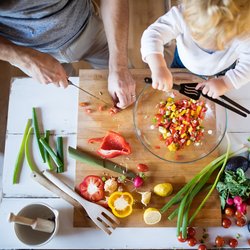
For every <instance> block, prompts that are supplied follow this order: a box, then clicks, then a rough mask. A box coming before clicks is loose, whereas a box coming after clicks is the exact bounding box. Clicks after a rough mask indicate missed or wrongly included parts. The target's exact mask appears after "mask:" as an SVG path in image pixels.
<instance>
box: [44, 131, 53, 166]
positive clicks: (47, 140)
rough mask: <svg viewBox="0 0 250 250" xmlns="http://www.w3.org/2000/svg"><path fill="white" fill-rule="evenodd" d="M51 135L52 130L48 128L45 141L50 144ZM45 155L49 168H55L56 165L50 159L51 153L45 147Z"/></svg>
mask: <svg viewBox="0 0 250 250" xmlns="http://www.w3.org/2000/svg"><path fill="white" fill-rule="evenodd" d="M49 136H50V131H49V130H46V132H45V138H44V139H45V141H46V142H47V143H48V144H49ZM44 157H45V161H46V163H47V164H48V167H49V170H53V169H54V167H53V165H52V163H51V161H50V156H49V153H48V152H47V150H46V149H45V148H44Z"/></svg>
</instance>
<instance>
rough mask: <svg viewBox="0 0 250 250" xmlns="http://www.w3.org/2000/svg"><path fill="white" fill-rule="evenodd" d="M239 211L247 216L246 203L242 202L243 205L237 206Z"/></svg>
mask: <svg viewBox="0 0 250 250" xmlns="http://www.w3.org/2000/svg"><path fill="white" fill-rule="evenodd" d="M237 210H238V211H239V212H241V213H242V214H245V213H246V210H247V204H246V203H245V202H242V203H241V204H239V205H237Z"/></svg>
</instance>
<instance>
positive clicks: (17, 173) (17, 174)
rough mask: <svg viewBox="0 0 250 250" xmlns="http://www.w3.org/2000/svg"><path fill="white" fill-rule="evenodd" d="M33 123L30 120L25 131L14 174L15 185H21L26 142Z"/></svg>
mask: <svg viewBox="0 0 250 250" xmlns="http://www.w3.org/2000/svg"><path fill="white" fill-rule="evenodd" d="M31 122H32V120H31V119H28V121H27V124H26V127H25V130H24V134H23V139H22V143H21V146H20V149H19V152H18V155H17V159H16V163H15V169H14V174H13V184H17V183H19V177H20V171H21V167H22V164H23V159H24V148H25V141H26V138H27V135H28V131H29V128H30V126H31Z"/></svg>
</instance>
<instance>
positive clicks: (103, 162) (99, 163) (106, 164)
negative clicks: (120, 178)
mask: <svg viewBox="0 0 250 250" xmlns="http://www.w3.org/2000/svg"><path fill="white" fill-rule="evenodd" d="M68 152H69V156H70V157H72V158H74V159H75V160H78V161H80V162H83V163H86V164H89V165H92V166H95V167H103V168H106V169H109V170H111V171H114V172H117V173H119V174H121V175H125V176H126V177H128V178H135V177H136V174H135V173H134V172H133V171H131V170H129V169H127V168H125V167H123V166H121V165H119V164H117V163H115V162H112V161H110V160H107V159H103V158H101V157H98V156H94V155H91V154H89V153H87V152H84V151H79V150H77V149H75V148H72V147H69V149H68Z"/></svg>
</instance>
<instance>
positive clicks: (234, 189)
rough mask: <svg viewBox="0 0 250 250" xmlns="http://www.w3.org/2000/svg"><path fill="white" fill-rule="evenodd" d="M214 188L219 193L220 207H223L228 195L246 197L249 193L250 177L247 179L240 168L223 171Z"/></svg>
mask: <svg viewBox="0 0 250 250" xmlns="http://www.w3.org/2000/svg"><path fill="white" fill-rule="evenodd" d="M216 189H217V190H218V192H219V193H220V200H221V207H222V209H224V208H225V205H226V200H227V198H228V197H234V196H240V197H242V198H243V199H247V198H248V197H249V195H250V179H248V178H247V177H246V175H245V173H244V171H243V170H242V169H241V168H238V169H237V170H236V172H233V171H225V172H224V175H223V176H222V178H221V180H220V181H219V182H218V183H217V186H216Z"/></svg>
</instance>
